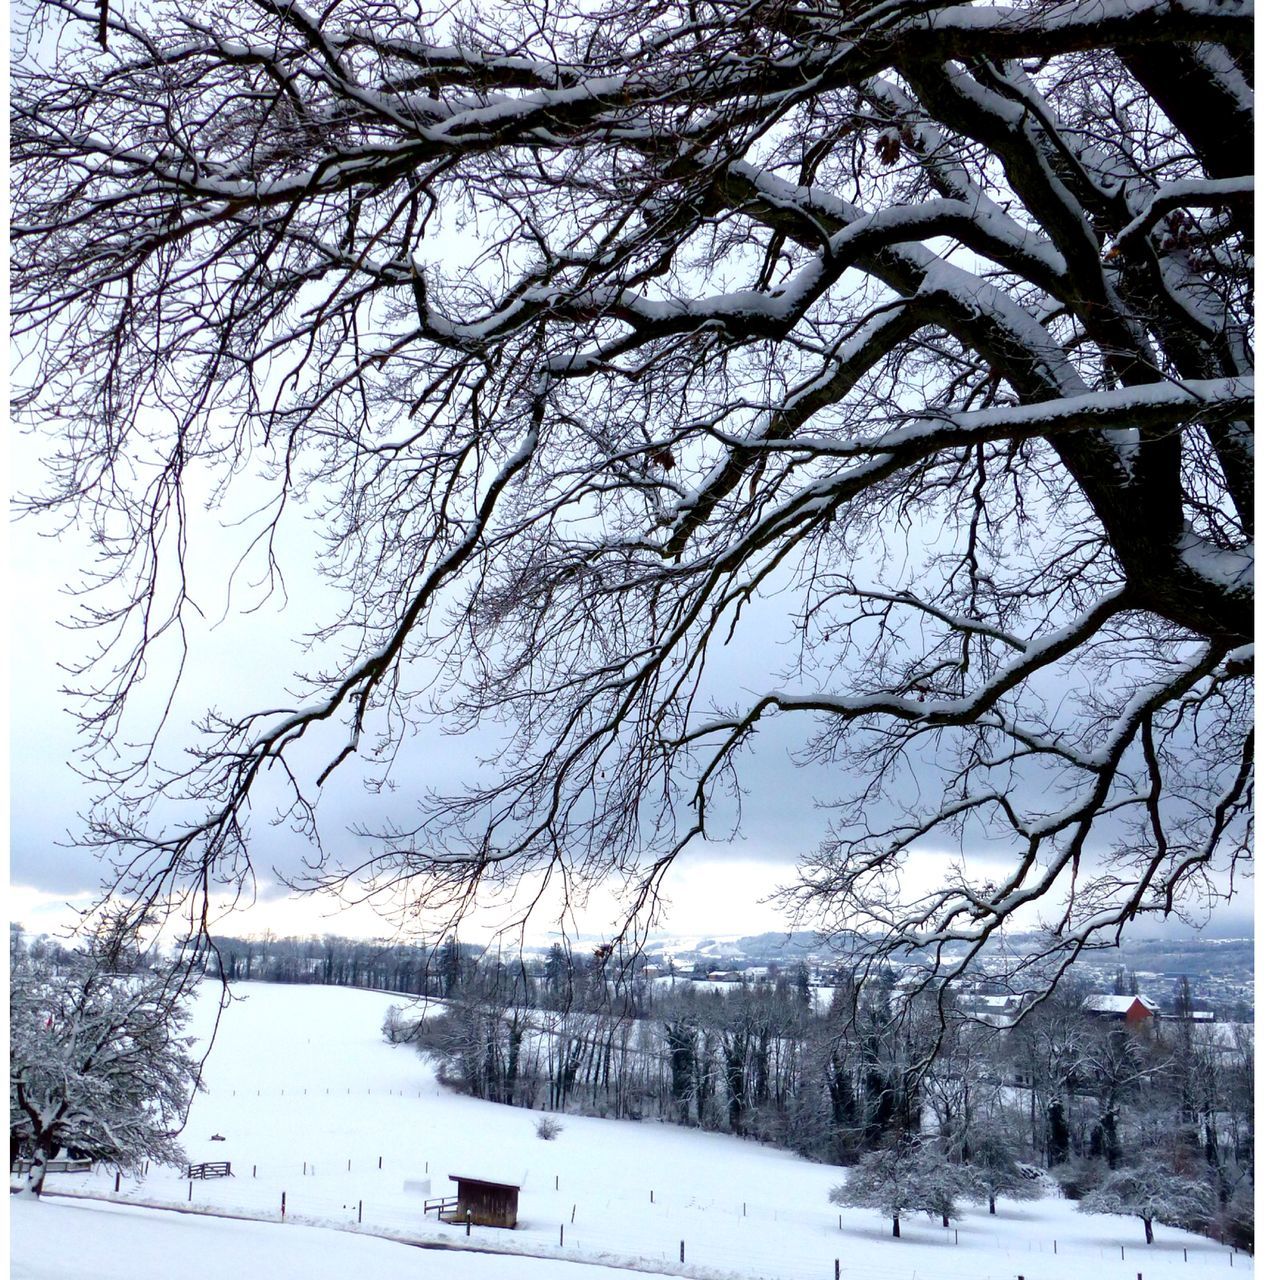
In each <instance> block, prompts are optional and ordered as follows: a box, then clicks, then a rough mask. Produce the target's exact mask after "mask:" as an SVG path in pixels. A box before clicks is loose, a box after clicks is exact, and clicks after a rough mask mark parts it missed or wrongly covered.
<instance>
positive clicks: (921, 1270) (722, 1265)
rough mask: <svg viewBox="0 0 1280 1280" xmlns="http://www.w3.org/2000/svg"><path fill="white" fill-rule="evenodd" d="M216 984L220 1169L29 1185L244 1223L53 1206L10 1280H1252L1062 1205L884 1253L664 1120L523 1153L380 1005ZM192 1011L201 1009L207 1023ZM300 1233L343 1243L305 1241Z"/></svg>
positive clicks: (195, 1133)
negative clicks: (635, 1273) (425, 1245)
mask: <svg viewBox="0 0 1280 1280" xmlns="http://www.w3.org/2000/svg"><path fill="white" fill-rule="evenodd" d="M235 990H236V992H237V994H238V995H240V996H242V997H243V999H241V1000H239V1001H237V1003H236V1004H234V1005H233V1006H232V1007H231V1008H230V1009H229V1010H228V1011H227V1012H226V1014H225V1015H224V1016H223V1020H222V1027H221V1029H220V1031H219V1034H218V1039H217V1042H216V1045H215V1047H214V1050H213V1053H212V1054H211V1056H210V1059H209V1063H208V1066H207V1070H206V1078H207V1080H208V1083H209V1091H208V1092H207V1093H205V1094H202V1095H200V1096H199V1097H198V1098H197V1099H196V1101H195V1104H194V1105H193V1107H192V1110H191V1116H190V1120H189V1122H188V1125H187V1128H186V1131H185V1133H184V1142H185V1144H186V1147H187V1150H188V1153H189V1155H190V1157H191V1159H192V1160H193V1161H206V1160H207V1161H213V1160H229V1161H230V1162H231V1166H232V1169H233V1171H234V1173H235V1175H236V1176H235V1177H234V1178H230V1179H219V1180H213V1181H207V1182H199V1181H197V1182H195V1183H192V1184H188V1183H187V1182H186V1181H185V1180H184V1179H183V1178H182V1177H181V1176H180V1174H179V1173H178V1171H176V1170H172V1169H155V1168H153V1169H151V1170H150V1173H149V1174H148V1175H147V1176H145V1177H143V1178H142V1179H140V1180H138V1181H129V1180H126V1181H125V1182H124V1183H122V1185H121V1189H120V1193H119V1196H118V1197H116V1196H115V1193H114V1191H113V1187H114V1180H113V1177H112V1175H110V1174H108V1173H106V1172H101V1173H95V1174H63V1175H58V1174H54V1175H51V1176H50V1179H49V1190H51V1191H68V1192H74V1191H81V1192H92V1193H94V1194H97V1195H106V1196H108V1197H111V1198H113V1199H118V1200H120V1201H124V1202H129V1201H132V1202H134V1203H135V1204H137V1203H140V1202H141V1203H146V1204H173V1205H176V1206H180V1207H181V1208H183V1209H188V1208H190V1209H197V1210H198V1209H206V1210H213V1211H215V1212H231V1213H241V1214H245V1215H248V1216H251V1217H258V1218H261V1219H263V1220H264V1221H263V1223H262V1224H259V1223H244V1222H237V1221H234V1220H229V1219H225V1218H210V1217H201V1216H196V1215H190V1214H184V1215H177V1214H156V1213H144V1212H141V1211H139V1210H138V1209H136V1208H131V1209H129V1210H126V1211H121V1210H120V1209H118V1208H115V1207H111V1208H105V1207H103V1206H101V1205H91V1204H90V1203H88V1202H81V1203H78V1204H77V1203H73V1202H71V1201H67V1200H60V1199H56V1198H53V1199H50V1200H49V1201H48V1202H47V1203H45V1204H41V1205H28V1204H20V1205H15V1207H14V1213H13V1228H14V1235H13V1272H12V1274H13V1276H14V1277H16V1278H18V1280H46V1278H48V1280H71V1278H72V1277H81V1276H84V1277H90V1276H92V1277H94V1280H115V1277H116V1276H117V1274H118V1275H119V1277H120V1280H125V1276H126V1274H127V1276H128V1280H162V1278H163V1280H170V1277H172V1275H173V1274H174V1272H175V1270H185V1269H187V1267H186V1265H185V1263H186V1262H190V1263H194V1262H197V1261H199V1262H200V1263H201V1264H202V1270H203V1264H204V1263H205V1262H206V1261H208V1262H210V1264H211V1266H212V1268H213V1273H215V1274H216V1273H217V1272H218V1271H220V1270H223V1269H224V1267H223V1266H222V1265H220V1264H225V1270H226V1271H227V1272H228V1273H229V1274H232V1275H246V1276H259V1275H261V1276H268V1275H270V1276H273V1277H274V1276H292V1275H298V1276H304V1275H305V1276H307V1277H309V1278H314V1280H323V1277H325V1276H327V1275H329V1274H333V1275H334V1276H337V1275H343V1276H350V1275H352V1274H355V1273H358V1271H359V1269H361V1268H365V1267H368V1268H372V1269H374V1270H375V1271H376V1272H377V1273H378V1274H379V1275H386V1276H389V1277H391V1278H392V1280H394V1278H395V1277H397V1276H399V1274H400V1270H401V1269H403V1270H404V1271H405V1273H406V1275H407V1274H408V1269H409V1268H414V1275H415V1277H417V1276H421V1275H422V1274H423V1273H424V1269H425V1270H426V1271H427V1273H428V1274H431V1275H433V1276H440V1277H442V1278H444V1280H452V1278H453V1277H458V1278H459V1280H505V1278H506V1277H514V1276H521V1277H524V1276H527V1277H529V1280H569V1278H570V1277H572V1280H599V1277H600V1276H602V1275H603V1274H604V1271H603V1269H602V1268H600V1267H598V1266H590V1267H584V1266H581V1265H573V1264H574V1263H581V1262H594V1263H601V1262H604V1263H609V1264H613V1265H614V1266H616V1265H618V1264H622V1265H626V1266H634V1267H636V1268H637V1269H643V1270H647V1271H658V1272H664V1273H669V1274H675V1275H687V1276H703V1277H719V1276H733V1277H754V1276H761V1277H786V1278H790V1277H795V1278H796V1280H808V1278H810V1277H812V1278H813V1280H819V1278H825V1277H830V1276H832V1275H833V1273H834V1264H835V1261H836V1259H839V1260H840V1262H841V1274H842V1276H844V1277H852V1278H856V1280H871V1278H872V1277H877V1278H879V1277H884V1280H911V1278H912V1277H916V1276H918V1277H919V1280H930V1278H935V1277H936V1278H945V1280H982V1278H985V1277H991V1278H992V1280H995V1278H996V1277H999V1278H1001V1280H1003V1278H1004V1277H1009V1280H1012V1278H1013V1277H1014V1276H1019V1275H1020V1276H1025V1277H1026V1280H1077V1277H1080V1276H1081V1275H1084V1274H1086V1273H1087V1274H1088V1275H1089V1277H1090V1280H1134V1277H1135V1275H1136V1274H1137V1273H1138V1272H1141V1273H1142V1275H1143V1277H1144V1280H1174V1278H1175V1277H1176V1278H1181V1280H1199V1278H1203V1280H1210V1278H1211V1277H1217V1276H1221V1277H1224V1280H1225V1278H1226V1277H1228V1276H1240V1275H1248V1274H1249V1273H1250V1272H1251V1271H1252V1260H1251V1259H1250V1258H1248V1257H1246V1256H1244V1255H1235V1256H1234V1257H1232V1255H1231V1251H1230V1250H1229V1249H1225V1248H1223V1247H1222V1246H1220V1245H1217V1244H1215V1243H1213V1242H1212V1241H1209V1240H1206V1239H1204V1238H1202V1237H1199V1236H1193V1235H1189V1234H1187V1233H1185V1232H1180V1231H1176V1230H1174V1229H1172V1228H1168V1227H1160V1226H1157V1228H1156V1243H1155V1245H1153V1246H1147V1245H1144V1244H1142V1243H1141V1241H1142V1226H1141V1223H1140V1222H1139V1221H1138V1220H1137V1219H1128V1218H1104V1217H1087V1216H1085V1215H1082V1214H1079V1213H1077V1212H1076V1209H1075V1206H1074V1204H1072V1203H1070V1202H1068V1201H1065V1200H1061V1199H1056V1200H1043V1201H1039V1202H1031V1203H1024V1204H1008V1205H1001V1206H1000V1212H999V1214H998V1215H997V1216H996V1217H994V1218H992V1217H990V1216H989V1215H988V1214H987V1213H986V1212H985V1209H983V1208H982V1207H980V1206H974V1207H973V1209H972V1210H971V1211H970V1212H969V1213H968V1214H967V1215H966V1216H965V1217H964V1218H962V1219H961V1220H960V1221H959V1222H958V1223H957V1224H956V1225H955V1228H954V1229H953V1230H944V1229H943V1228H942V1227H941V1226H939V1225H937V1224H936V1223H933V1222H930V1221H929V1220H927V1219H924V1218H909V1219H907V1220H905V1221H904V1223H903V1238H902V1239H901V1240H893V1239H892V1238H891V1237H890V1235H889V1224H888V1223H887V1222H885V1221H884V1220H883V1219H881V1218H879V1217H877V1216H876V1215H875V1214H873V1213H870V1212H867V1211H862V1210H857V1209H845V1210H842V1211H841V1210H837V1208H836V1207H835V1206H833V1205H831V1204H829V1203H828V1200H827V1193H828V1191H829V1190H830V1188H831V1187H832V1186H834V1185H835V1184H836V1183H837V1182H839V1181H840V1179H841V1172H840V1170H839V1169H837V1168H835V1167H833V1166H830V1165H819V1164H812V1163H809V1162H806V1161H804V1160H801V1159H799V1158H798V1157H796V1156H794V1155H791V1154H788V1153H786V1152H782V1151H776V1150H773V1149H771V1148H768V1147H763V1146H760V1145H757V1144H754V1143H748V1142H743V1141H741V1140H739V1139H735V1138H731V1137H728V1136H725V1135H716V1134H702V1133H697V1132H693V1131H691V1130H687V1129H680V1128H677V1127H675V1126H668V1125H661V1124H633V1123H627V1122H624V1121H610V1120H594V1119H588V1118H585V1117H574V1116H566V1117H564V1118H563V1122H564V1131H563V1132H562V1133H561V1134H560V1136H559V1137H558V1138H557V1139H556V1140H555V1141H553V1142H546V1141H542V1140H540V1139H539V1138H538V1137H537V1135H536V1133H535V1131H534V1123H535V1120H536V1115H535V1114H534V1113H531V1112H528V1111H523V1110H518V1109H515V1108H509V1107H501V1106H497V1105H494V1104H492V1103H485V1102H480V1101H477V1100H475V1099H472V1098H464V1097H459V1096H456V1095H454V1094H452V1093H450V1092H449V1090H447V1089H445V1088H443V1087H442V1086H440V1085H438V1084H437V1083H436V1081H435V1079H434V1075H433V1073H432V1071H431V1070H430V1068H429V1067H428V1066H427V1065H426V1064H424V1063H423V1062H422V1061H421V1060H420V1059H419V1058H418V1057H417V1055H416V1054H415V1053H414V1052H413V1051H412V1050H410V1049H408V1048H395V1047H393V1046H391V1045H388V1044H386V1043H385V1042H384V1041H383V1040H382V1038H381V1035H380V1026H381V1022H382V1015H383V1013H384V1011H385V1010H386V1007H387V1005H388V1004H389V1003H391V1002H392V1000H391V998H390V997H388V996H385V995H377V994H371V993H368V992H361V991H349V990H343V989H340V988H326V987H288V986H267V985H259V984H256V983H248V984H241V985H239V986H238V987H236V988H235ZM205 995H206V996H208V997H212V989H210V990H209V991H207V992H206V993H205ZM212 1003H213V1001H212V999H211V998H210V999H208V1000H207V1001H206V1003H205V1005H204V1007H203V1008H202V1011H201V1013H202V1016H203V1017H205V1019H206V1021H207V1015H208V1014H209V1012H210V1009H211V1007H212ZM214 1134H218V1135H221V1136H222V1137H223V1138H224V1139H225V1140H224V1141H214V1140H213V1135H214ZM450 1174H462V1175H470V1176H474V1177H480V1178H485V1177H487V1178H490V1179H494V1180H498V1181H513V1182H519V1183H520V1184H521V1193H520V1225H519V1227H518V1229H517V1230H515V1231H500V1230H496V1229H489V1228H480V1227H476V1228H473V1229H472V1235H471V1239H470V1241H468V1240H467V1239H466V1238H465V1236H464V1232H463V1228H461V1227H455V1226H449V1225H446V1224H441V1223H437V1222H436V1220H435V1217H434V1216H430V1217H424V1216H423V1213H422V1207H423V1201H424V1200H425V1199H427V1198H429V1197H438V1196H444V1195H451V1194H452V1193H453V1191H454V1184H453V1183H451V1182H450V1181H449V1175H450ZM282 1195H283V1196H284V1198H285V1226H283V1227H282V1226H281V1225H280V1222H281V1213H280V1206H281V1197H282ZM357 1217H359V1218H360V1220H361V1221H360V1223H357ZM320 1226H327V1227H335V1226H336V1227H342V1228H344V1231H343V1232H335V1231H333V1230H315V1229H314V1228H316V1227H320ZM562 1227H563V1232H564V1245H563V1247H562V1246H561V1245H560V1232H561V1228H562ZM359 1232H364V1233H367V1234H365V1235H362V1234H357V1233H359ZM373 1233H377V1234H381V1235H386V1236H393V1237H398V1238H399V1239H402V1240H417V1241H423V1242H432V1241H437V1242H442V1243H448V1244H452V1245H467V1244H468V1243H469V1244H471V1245H473V1246H478V1247H482V1248H485V1249H494V1250H500V1251H504V1252H515V1251H518V1252H520V1253H522V1254H524V1255H541V1256H542V1257H544V1258H549V1259H553V1260H555V1261H554V1262H553V1263H552V1264H550V1265H540V1266H536V1267H535V1264H534V1263H533V1262H532V1261H530V1260H529V1258H528V1256H526V1257H525V1258H524V1259H514V1258H513V1259H507V1258H503V1257H493V1256H485V1255H476V1254H461V1253H440V1252H432V1253H430V1254H423V1253H422V1252H421V1251H420V1250H418V1249H413V1248H406V1247H405V1246H404V1245H403V1244H391V1243H387V1242H385V1241H380V1240H376V1239H372V1238H368V1237H369V1235H372V1234H373ZM99 1241H101V1242H102V1243H98V1242H99ZM682 1241H683V1242H684V1246H685V1258H686V1261H685V1265H684V1266H681V1265H680V1262H679V1256H680V1245H681V1242H682ZM1184 1249H1185V1250H1186V1255H1185V1261H1184V1253H1183V1251H1184ZM397 1251H398V1252H397ZM107 1257H110V1258H113V1259H114V1258H117V1257H119V1258H127V1259H128V1260H129V1261H128V1263H127V1271H126V1270H123V1269H122V1270H119V1271H116V1270H111V1267H113V1266H116V1265H117V1264H116V1263H115V1262H111V1263H109V1264H108V1263H107V1262H105V1261H104V1258H107ZM428 1258H429V1259H430V1266H429V1267H424V1260H425V1259H428ZM175 1259H180V1260H184V1262H179V1263H177V1264H175ZM304 1264H305V1265H304ZM119 1266H120V1267H122V1268H123V1267H125V1266H126V1264H125V1263H123V1262H122V1263H120V1264H119ZM612 1274H613V1275H614V1276H616V1275H617V1274H618V1273H617V1272H616V1271H614V1272H612Z"/></svg>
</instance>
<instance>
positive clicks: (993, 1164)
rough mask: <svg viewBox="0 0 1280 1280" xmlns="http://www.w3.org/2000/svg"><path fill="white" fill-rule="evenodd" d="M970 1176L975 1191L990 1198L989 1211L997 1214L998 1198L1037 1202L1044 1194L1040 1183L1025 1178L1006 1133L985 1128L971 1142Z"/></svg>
mask: <svg viewBox="0 0 1280 1280" xmlns="http://www.w3.org/2000/svg"><path fill="white" fill-rule="evenodd" d="M970 1151H971V1156H970V1161H969V1166H968V1169H969V1177H970V1179H971V1183H972V1186H973V1189H974V1191H975V1192H981V1193H982V1194H983V1195H985V1196H986V1198H987V1212H988V1213H995V1211H996V1197H997V1196H1003V1197H1004V1198H1005V1199H1006V1200H1038V1199H1039V1198H1040V1196H1041V1195H1043V1194H1044V1189H1043V1188H1042V1187H1041V1186H1040V1184H1039V1182H1037V1181H1035V1180H1034V1179H1031V1178H1027V1177H1024V1176H1023V1173H1022V1170H1021V1168H1020V1167H1019V1165H1018V1159H1017V1153H1016V1151H1015V1149H1014V1146H1013V1143H1012V1142H1011V1141H1010V1140H1009V1138H1008V1136H1007V1135H1006V1134H1003V1133H1001V1132H1000V1131H999V1130H997V1129H982V1130H980V1131H979V1132H977V1133H976V1134H975V1135H974V1136H973V1138H972V1140H971V1143H970Z"/></svg>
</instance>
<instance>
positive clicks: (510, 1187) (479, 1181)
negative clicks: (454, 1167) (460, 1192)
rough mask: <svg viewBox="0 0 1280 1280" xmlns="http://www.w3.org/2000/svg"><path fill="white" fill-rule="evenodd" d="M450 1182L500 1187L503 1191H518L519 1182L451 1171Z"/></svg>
mask: <svg viewBox="0 0 1280 1280" xmlns="http://www.w3.org/2000/svg"><path fill="white" fill-rule="evenodd" d="M449 1181H450V1182H469V1183H471V1185H472V1186H475V1187H501V1188H502V1189H503V1190H504V1191H519V1190H520V1186H521V1184H520V1183H519V1182H495V1181H494V1180H493V1179H492V1178H473V1177H472V1176H471V1175H470V1174H468V1173H451V1174H450V1175H449Z"/></svg>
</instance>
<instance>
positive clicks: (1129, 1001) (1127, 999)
mask: <svg viewBox="0 0 1280 1280" xmlns="http://www.w3.org/2000/svg"><path fill="white" fill-rule="evenodd" d="M1081 1008H1083V1010H1084V1011H1085V1013H1087V1014H1088V1015H1089V1016H1090V1017H1091V1018H1096V1019H1097V1020H1098V1021H1099V1022H1123V1023H1124V1025H1125V1026H1126V1027H1139V1026H1141V1025H1142V1024H1143V1023H1144V1022H1146V1021H1148V1020H1149V1019H1151V1018H1154V1017H1157V1016H1158V1015H1159V1013H1160V1006H1159V1005H1158V1004H1154V1003H1152V1001H1150V1000H1147V999H1145V998H1144V997H1143V996H1115V995H1107V996H1086V997H1085V1002H1084V1004H1083V1005H1082V1006H1081Z"/></svg>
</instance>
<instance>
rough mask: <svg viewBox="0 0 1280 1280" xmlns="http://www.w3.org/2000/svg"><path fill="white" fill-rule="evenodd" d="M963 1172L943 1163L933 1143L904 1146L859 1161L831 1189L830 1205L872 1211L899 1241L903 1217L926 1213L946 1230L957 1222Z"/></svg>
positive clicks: (962, 1186) (945, 1160)
mask: <svg viewBox="0 0 1280 1280" xmlns="http://www.w3.org/2000/svg"><path fill="white" fill-rule="evenodd" d="M967 1187H968V1181H967V1179H966V1178H965V1175H964V1171H963V1170H962V1169H960V1168H958V1167H957V1166H955V1165H953V1164H950V1163H948V1161H947V1159H946V1157H945V1155H944V1153H943V1152H942V1151H941V1150H940V1149H939V1148H938V1147H937V1145H936V1144H933V1143H924V1142H907V1143H902V1144H901V1145H899V1146H896V1147H886V1148H885V1149H884V1150H882V1151H872V1152H869V1153H868V1154H866V1155H864V1156H863V1157H862V1159H861V1160H859V1161H858V1163H857V1164H855V1165H854V1166H853V1167H852V1168H851V1169H849V1171H848V1172H847V1173H846V1174H845V1179H844V1181H843V1182H842V1183H841V1184H840V1185H839V1186H838V1187H833V1188H832V1189H831V1201H832V1203H833V1204H842V1205H851V1206H854V1207H855V1208H859V1209H875V1210H876V1211H877V1212H878V1213H880V1214H881V1215H882V1216H884V1217H886V1218H888V1219H890V1220H891V1221H892V1223H893V1234H894V1236H895V1238H896V1237H900V1236H901V1235H902V1226H901V1221H902V1217H903V1215H904V1214H908V1213H927V1214H929V1215H930V1216H931V1217H935V1216H936V1217H940V1218H941V1219H942V1224H943V1226H949V1225H950V1223H951V1219H952V1218H953V1217H958V1216H959V1210H958V1209H957V1205H956V1202H957V1201H958V1200H959V1198H960V1197H961V1196H962V1195H963V1194H964V1193H965V1191H966V1190H967Z"/></svg>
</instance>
